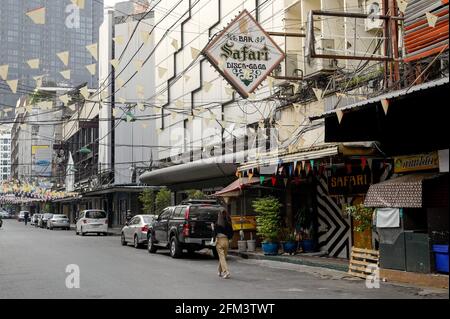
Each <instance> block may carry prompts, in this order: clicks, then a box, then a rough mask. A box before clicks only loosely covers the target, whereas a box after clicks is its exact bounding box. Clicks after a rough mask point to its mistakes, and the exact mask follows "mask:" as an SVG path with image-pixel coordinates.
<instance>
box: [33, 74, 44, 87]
mask: <svg viewBox="0 0 450 319" xmlns="http://www.w3.org/2000/svg"><path fill="white" fill-rule="evenodd" d="M33 79H34V80H35V81H36V87H38V88H39V87H41V86H42V80H43V79H44V76H43V75H39V76H35V77H33Z"/></svg>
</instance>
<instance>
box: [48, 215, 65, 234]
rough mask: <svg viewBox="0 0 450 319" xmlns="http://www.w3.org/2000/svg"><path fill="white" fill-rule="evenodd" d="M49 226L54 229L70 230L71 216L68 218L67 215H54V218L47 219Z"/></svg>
mask: <svg viewBox="0 0 450 319" xmlns="http://www.w3.org/2000/svg"><path fill="white" fill-rule="evenodd" d="M47 228H48V229H50V230H53V228H62V229H65V230H69V229H70V223H69V218H67V216H66V215H53V216H52V218H50V219H49V220H48V221H47Z"/></svg>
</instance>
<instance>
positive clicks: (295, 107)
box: [293, 103, 302, 113]
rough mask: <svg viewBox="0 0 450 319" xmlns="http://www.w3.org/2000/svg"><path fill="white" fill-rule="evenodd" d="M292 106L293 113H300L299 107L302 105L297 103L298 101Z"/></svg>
mask: <svg viewBox="0 0 450 319" xmlns="http://www.w3.org/2000/svg"><path fill="white" fill-rule="evenodd" d="M293 106H294V111H295V113H300V107H301V106H302V105H301V104H298V103H294V104H293Z"/></svg>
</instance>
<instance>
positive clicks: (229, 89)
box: [225, 87, 234, 96]
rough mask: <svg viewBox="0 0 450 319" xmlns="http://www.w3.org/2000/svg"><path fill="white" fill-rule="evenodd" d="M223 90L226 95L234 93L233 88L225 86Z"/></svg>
mask: <svg viewBox="0 0 450 319" xmlns="http://www.w3.org/2000/svg"><path fill="white" fill-rule="evenodd" d="M225 92H226V93H227V95H229V96H232V95H233V93H234V90H233V89H232V88H228V87H226V88H225Z"/></svg>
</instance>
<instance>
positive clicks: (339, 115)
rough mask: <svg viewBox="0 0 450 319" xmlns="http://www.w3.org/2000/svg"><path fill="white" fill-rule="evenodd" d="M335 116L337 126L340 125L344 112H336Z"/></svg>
mask: <svg viewBox="0 0 450 319" xmlns="http://www.w3.org/2000/svg"><path fill="white" fill-rule="evenodd" d="M336 116H337V118H338V122H339V124H341V122H342V118H343V117H344V112H342V111H341V110H336Z"/></svg>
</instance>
